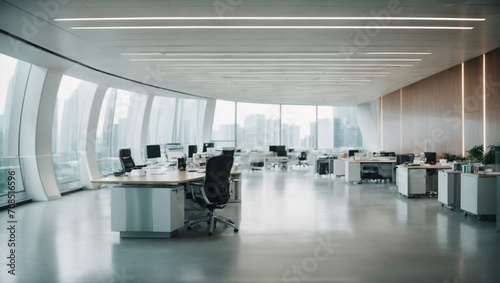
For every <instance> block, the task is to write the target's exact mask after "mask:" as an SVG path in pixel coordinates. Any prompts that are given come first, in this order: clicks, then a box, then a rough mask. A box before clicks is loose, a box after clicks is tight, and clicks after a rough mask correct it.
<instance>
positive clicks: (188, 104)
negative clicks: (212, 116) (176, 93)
mask: <svg viewBox="0 0 500 283" xmlns="http://www.w3.org/2000/svg"><path fill="white" fill-rule="evenodd" d="M206 105H207V101H206V100H200V99H178V100H177V125H176V130H177V131H176V133H177V134H176V136H175V139H174V142H177V143H181V144H183V145H189V144H193V145H194V144H196V145H197V144H201V143H202V142H203V141H202V137H201V136H202V131H203V124H204V123H203V122H204V119H205V108H206Z"/></svg>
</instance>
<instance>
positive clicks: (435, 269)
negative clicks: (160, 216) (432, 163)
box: [0, 0, 500, 282]
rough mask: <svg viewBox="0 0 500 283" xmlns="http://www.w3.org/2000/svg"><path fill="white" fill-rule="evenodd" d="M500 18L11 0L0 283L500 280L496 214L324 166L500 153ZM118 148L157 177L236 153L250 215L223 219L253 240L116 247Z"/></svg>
mask: <svg viewBox="0 0 500 283" xmlns="http://www.w3.org/2000/svg"><path fill="white" fill-rule="evenodd" d="M499 13H500V4H499V3H498V2H497V1H493V0H484V1H474V0H470V1H418V2H416V1H403V0H402V1H392V0H391V1H387V0H385V1H379V0H376V1H373V0H372V1H368V0H362V1H356V2H355V3H351V2H350V1H349V2H345V1H336V0H335V1H283V0H273V1H245V0H241V1H222V0H221V1H195V0H188V1H180V0H172V1H159V0H150V1H127V2H123V1H118V0H110V1H102V2H101V1H76V0H73V1H62V0H61V1H58V0H50V1H49V0H47V1H2V2H0V15H1V17H0V31H1V32H0V72H1V73H0V116H1V121H0V129H1V132H0V139H1V140H0V144H1V149H0V154H1V155H0V176H2V179H3V181H0V182H1V183H0V207H1V208H2V210H0V212H1V215H0V220H1V221H2V226H1V227H3V228H2V231H1V232H0V236H1V237H0V240H1V242H2V243H0V245H2V250H5V252H6V253H8V252H9V247H8V246H7V244H8V237H9V236H11V235H12V234H9V231H8V230H7V229H5V226H6V225H7V226H6V227H9V226H8V225H11V224H10V223H9V222H8V221H9V219H8V217H9V216H10V215H11V213H10V212H9V211H14V213H17V214H16V217H17V218H16V220H17V221H18V222H17V223H16V225H17V227H19V229H18V230H16V234H15V237H16V240H17V245H18V248H17V249H16V252H17V253H16V255H17V257H18V258H17V262H16V263H17V266H16V271H17V274H16V275H12V274H9V273H8V271H9V267H8V266H7V264H8V263H9V259H5V257H4V259H3V261H2V262H4V264H3V267H2V269H1V273H0V278H1V281H2V282H243V281H244V282H336V281H340V282H349V281H354V282H401V281H403V280H404V281H407V282H497V281H499V280H500V271H498V268H497V266H498V261H499V260H500V252H499V251H500V234H499V233H498V232H497V229H500V228H497V225H498V224H497V221H496V219H495V218H492V219H490V218H488V219H486V220H484V219H482V220H480V219H476V218H474V217H467V216H464V214H462V213H461V211H457V210H450V209H447V208H445V207H442V206H441V205H440V203H439V202H438V201H437V197H436V196H433V195H429V196H427V195H426V196H424V197H421V198H406V197H404V196H402V195H400V194H399V193H398V188H397V186H396V183H395V182H394V180H392V179H391V181H384V182H362V183H352V182H348V181H346V179H345V178H344V177H337V176H335V175H334V174H318V167H317V163H318V160H319V158H322V157H327V158H329V157H331V156H334V157H335V158H336V159H337V158H339V159H340V158H342V157H347V158H349V157H350V156H351V155H354V152H352V154H350V151H353V150H359V151H360V152H362V154H361V155H357V157H360V156H363V157H360V158H366V157H367V156H370V157H373V156H377V157H378V156H380V155H381V153H382V155H383V153H384V152H394V153H395V154H396V155H402V154H414V155H415V156H420V155H421V154H422V153H424V152H435V153H436V156H437V157H436V159H437V163H439V159H442V158H443V156H444V154H451V155H456V156H461V157H466V156H467V155H468V153H467V152H468V150H470V149H471V148H473V147H474V146H477V145H483V146H484V147H485V148H486V147H487V146H490V145H500V83H499V80H500V73H499V72H500V34H499V33H500V32H499V31H498V28H497V27H498V26H499V25H500V17H499ZM151 146H153V147H151ZM157 146H158V147H157ZM158 148H159V150H160V154H159V156H158V152H157V150H158ZM120 149H130V153H131V156H132V158H133V160H134V161H135V163H136V164H143V165H149V166H153V165H158V164H160V165H167V163H168V164H170V163H171V162H176V160H177V158H178V157H182V156H184V155H185V156H186V158H188V159H189V162H188V165H189V164H191V165H193V166H194V162H193V158H195V159H200V161H203V162H204V161H205V160H206V158H209V157H210V156H214V155H218V154H220V153H222V152H223V150H226V151H227V150H229V151H231V154H233V151H232V150H234V156H235V163H236V165H237V167H236V168H235V170H239V171H241V172H242V174H241V181H240V182H241V183H240V185H241V195H242V199H241V201H240V202H236V203H229V204H228V205H227V207H226V208H224V209H223V210H221V211H220V214H222V215H226V216H228V217H231V218H232V219H233V220H234V221H235V223H236V224H237V226H238V227H239V231H238V232H237V233H236V232H234V231H233V229H224V225H222V226H217V228H216V231H215V232H214V234H213V235H212V236H210V237H208V236H207V234H206V230H205V229H204V227H198V228H197V229H194V230H193V231H187V229H185V228H182V229H180V230H179V233H178V235H177V236H176V237H174V238H171V239H124V238H120V235H119V234H118V233H117V232H114V231H111V227H110V205H111V204H110V198H111V192H110V190H111V189H110V186H109V185H101V184H98V183H94V182H92V181H94V180H97V179H100V178H102V177H105V176H112V175H113V174H115V173H117V172H119V171H121V170H122V169H123V168H122V164H121V163H120V159H119V152H120ZM148 149H150V150H151V151H150V152H149V153H150V155H151V157H152V158H148V156H147V155H148ZM273 152H274V153H273ZM193 154H194V155H193ZM352 157H354V156H352ZM266 158H277V159H275V160H274V161H269V162H274V163H272V164H273V165H272V166H266V165H268V164H267V162H268V161H267V160H266ZM279 158H286V159H287V160H286V162H283V160H282V159H279ZM422 158H423V156H422ZM201 159H203V160H201ZM270 160H271V159H270ZM394 160H395V158H394ZM190 162H191V163H190ZM497 162H499V161H497ZM409 163H410V162H409ZM199 164H200V163H198V162H196V165H199ZM270 164H271V163H270ZM174 167H176V166H174ZM487 167H488V168H491V169H492V170H493V171H498V169H497V167H495V166H494V165H490V166H487ZM174 170H176V169H175V168H174ZM328 170H330V169H328ZM328 173H332V172H328ZM167 174H168V172H167ZM9 176H10V177H13V178H10V179H9ZM13 179H15V187H14V188H13V186H11V184H9V183H8V182H7V181H12V180H13ZM12 188H13V189H12ZM11 191H14V193H12V192H11ZM9 192H10V193H9ZM13 199H15V206H13V205H12V204H13V201H12V200H13ZM9 200H11V202H10V203H9ZM9 204H11V206H10V207H9ZM499 231H500V230H499ZM2 254H4V253H3V251H2ZM150 255H151V256H150ZM94 256H95V257H97V259H96V258H95V257H94ZM93 263H98V264H97V266H96V265H94V264H93ZM42 274H43V275H42Z"/></svg>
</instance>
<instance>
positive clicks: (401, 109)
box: [399, 88, 403, 154]
mask: <svg viewBox="0 0 500 283" xmlns="http://www.w3.org/2000/svg"><path fill="white" fill-rule="evenodd" d="M399 153H401V154H403V89H402V88H401V89H399Z"/></svg>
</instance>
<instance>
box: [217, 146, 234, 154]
mask: <svg viewBox="0 0 500 283" xmlns="http://www.w3.org/2000/svg"><path fill="white" fill-rule="evenodd" d="M235 150H236V149H235V148H234V147H223V148H222V154H221V155H229V156H234V151H235Z"/></svg>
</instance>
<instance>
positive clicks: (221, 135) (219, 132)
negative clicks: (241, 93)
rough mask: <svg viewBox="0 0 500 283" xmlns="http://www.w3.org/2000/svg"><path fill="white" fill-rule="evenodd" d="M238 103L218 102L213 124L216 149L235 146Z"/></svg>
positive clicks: (213, 140) (213, 138)
mask: <svg viewBox="0 0 500 283" xmlns="http://www.w3.org/2000/svg"><path fill="white" fill-rule="evenodd" d="M235 107H236V103H234V102H232V101H225V100H217V102H216V104H215V113H214V122H213V124H212V142H214V143H215V147H217V148H222V147H225V146H235V141H234V138H235V136H236V135H235V127H234V124H235V123H236V108H235Z"/></svg>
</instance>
